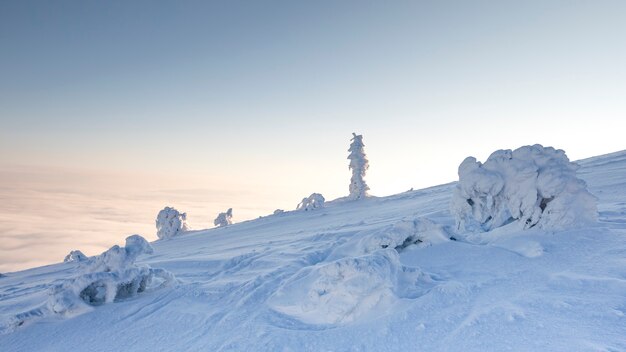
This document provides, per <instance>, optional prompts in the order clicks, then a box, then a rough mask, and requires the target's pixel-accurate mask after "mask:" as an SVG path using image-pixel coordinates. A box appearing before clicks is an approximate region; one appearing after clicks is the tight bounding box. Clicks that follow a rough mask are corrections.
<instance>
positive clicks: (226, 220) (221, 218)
mask: <svg viewBox="0 0 626 352" xmlns="http://www.w3.org/2000/svg"><path fill="white" fill-rule="evenodd" d="M232 218H233V208H229V209H228V210H227V211H226V212H225V213H220V214H219V215H218V216H217V217H216V218H215V220H213V224H215V226H217V227H224V226H228V225H230V224H232V223H233V221H232Z"/></svg>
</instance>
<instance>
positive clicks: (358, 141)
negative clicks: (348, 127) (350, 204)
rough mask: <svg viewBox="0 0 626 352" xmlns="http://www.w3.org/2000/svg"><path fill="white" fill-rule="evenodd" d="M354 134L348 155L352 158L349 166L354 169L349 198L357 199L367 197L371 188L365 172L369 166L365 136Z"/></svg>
mask: <svg viewBox="0 0 626 352" xmlns="http://www.w3.org/2000/svg"><path fill="white" fill-rule="evenodd" d="M352 136H353V137H352V139H351V141H352V143H351V144H350V149H348V151H349V152H350V154H349V155H348V159H349V160H350V165H349V166H348V168H349V169H350V170H352V178H351V179H350V196H349V198H350V199H354V200H356V199H362V198H365V197H367V191H369V189H370V188H369V187H368V186H367V184H366V183H365V180H364V177H365V173H366V172H367V169H368V168H369V162H368V160H367V157H366V156H365V151H364V150H363V147H364V146H365V145H364V144H363V136H362V135H357V134H356V133H352Z"/></svg>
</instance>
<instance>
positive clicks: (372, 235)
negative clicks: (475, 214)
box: [329, 217, 450, 259]
mask: <svg viewBox="0 0 626 352" xmlns="http://www.w3.org/2000/svg"><path fill="white" fill-rule="evenodd" d="M448 241H450V234H449V230H448V228H447V227H446V226H444V225H441V224H438V223H436V222H434V221H432V220H430V219H428V218H424V217H418V218H414V219H409V220H407V219H403V220H400V221H398V222H396V223H395V224H393V225H389V226H385V227H383V228H377V229H374V230H366V231H362V232H360V233H359V234H358V236H353V237H352V238H351V239H350V240H348V241H346V242H345V243H342V244H339V245H337V246H336V247H335V248H334V249H333V251H332V253H331V255H330V256H329V258H334V259H339V258H343V257H346V256H360V255H364V254H369V253H372V252H375V251H378V250H381V249H387V248H389V249H395V250H396V251H397V252H402V251H403V250H405V249H407V248H408V247H410V246H416V248H417V247H428V246H432V245H435V244H440V243H444V242H448Z"/></svg>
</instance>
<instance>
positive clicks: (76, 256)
mask: <svg viewBox="0 0 626 352" xmlns="http://www.w3.org/2000/svg"><path fill="white" fill-rule="evenodd" d="M87 259H89V258H88V257H87V256H86V255H84V254H83V252H81V251H79V250H74V251H71V252H70V254H68V255H66V256H65V259H63V262H64V263H70V262H84V261H86V260H87Z"/></svg>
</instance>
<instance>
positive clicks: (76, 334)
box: [0, 151, 626, 352]
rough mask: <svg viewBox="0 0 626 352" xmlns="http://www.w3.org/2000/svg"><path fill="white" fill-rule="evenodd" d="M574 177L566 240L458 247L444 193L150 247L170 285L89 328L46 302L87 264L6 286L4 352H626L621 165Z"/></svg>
mask: <svg viewBox="0 0 626 352" xmlns="http://www.w3.org/2000/svg"><path fill="white" fill-rule="evenodd" d="M579 164H580V165H581V166H582V167H581V169H579V170H578V176H579V177H580V178H582V179H584V180H585V181H586V182H587V184H588V188H589V191H590V192H591V193H592V194H593V195H595V196H596V197H597V198H598V199H599V202H598V210H599V218H598V222H597V223H595V224H591V225H589V226H586V227H584V228H577V229H574V230H566V231H546V230H544V229H539V228H535V227H534V228H531V229H529V230H513V229H512V228H511V227H504V228H500V229H495V230H493V231H490V232H486V233H482V234H479V235H472V236H469V235H464V234H462V233H455V231H454V218H453V216H452V215H451V214H450V211H449V205H450V201H451V198H452V195H453V189H454V187H455V184H446V185H441V186H436V187H432V188H427V189H423V190H418V191H410V192H406V193H402V194H398V195H394V196H390V197H384V198H367V199H364V200H360V201H356V202H351V201H334V202H326V203H325V207H324V208H319V209H313V210H311V211H306V212H304V211H293V212H285V213H277V214H276V215H271V216H267V217H263V218H260V219H257V220H254V221H247V222H244V223H239V224H233V225H230V226H227V227H224V228H217V229H212V230H205V231H191V232H188V233H187V234H185V235H182V236H180V237H176V238H173V239H169V240H161V241H156V242H154V243H152V248H153V249H154V251H153V254H148V255H144V256H141V257H139V259H138V261H137V262H138V264H140V265H149V266H150V267H151V268H154V270H161V269H163V270H162V271H161V272H169V273H172V274H173V275H174V276H175V278H176V281H175V282H174V283H169V284H163V285H158V286H154V287H151V288H148V289H146V290H145V291H143V292H140V293H139V294H137V295H132V296H130V297H128V298H124V299H121V300H117V301H115V302H112V303H108V304H102V305H98V306H94V307H91V308H90V309H88V310H87V311H86V312H83V311H81V312H79V313H82V314H77V313H76V314H70V315H72V316H69V315H63V314H50V309H49V302H50V294H51V292H53V291H54V290H53V289H52V287H55V286H57V287H58V285H59V284H63V283H67V282H68V281H67V280H68V279H69V278H73V277H76V276H77V275H78V274H79V273H81V272H84V270H85V265H86V264H85V263H84V262H81V261H71V262H67V263H60V264H56V265H50V266H46V267H40V268H34V269H30V270H25V271H22V272H16V273H8V274H6V276H5V277H0V351H3V352H9V351H508V350H512V351H626V151H623V152H618V153H614V154H610V155H605V156H599V157H595V158H591V159H587V160H583V161H581V162H579ZM122 240H123V238H120V243H121V242H122ZM120 253H123V252H120ZM145 253H149V251H148V250H146V251H145ZM133 259H134V257H133ZM134 270H135V269H134ZM137 270H139V269H136V271H137ZM142 270H143V269H142ZM146 270H148V269H146ZM149 270H153V269H149Z"/></svg>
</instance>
